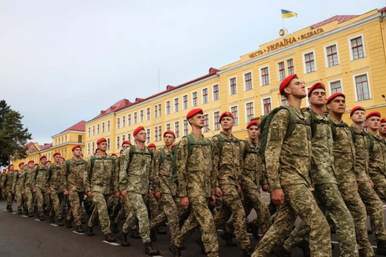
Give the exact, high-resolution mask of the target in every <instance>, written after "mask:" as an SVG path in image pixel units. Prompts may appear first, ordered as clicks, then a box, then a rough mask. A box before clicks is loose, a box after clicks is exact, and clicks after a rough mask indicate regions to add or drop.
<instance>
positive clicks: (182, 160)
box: [176, 137, 189, 197]
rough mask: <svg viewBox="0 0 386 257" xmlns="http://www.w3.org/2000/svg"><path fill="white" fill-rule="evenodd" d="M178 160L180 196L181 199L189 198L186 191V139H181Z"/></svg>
mask: <svg viewBox="0 0 386 257" xmlns="http://www.w3.org/2000/svg"><path fill="white" fill-rule="evenodd" d="M176 152H177V153H176V155H177V157H176V158H177V159H176V166H177V180H178V195H179V197H186V196H188V193H187V190H186V185H187V181H186V165H187V162H188V157H189V156H188V142H187V139H186V137H185V138H182V139H181V142H180V143H179V144H178V147H177V151H176Z"/></svg>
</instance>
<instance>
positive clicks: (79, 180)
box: [64, 158, 87, 192]
mask: <svg viewBox="0 0 386 257" xmlns="http://www.w3.org/2000/svg"><path fill="white" fill-rule="evenodd" d="M86 168H87V162H86V161H85V160H84V159H79V160H78V159H75V158H72V159H71V160H67V161H66V163H65V172H64V174H65V180H64V184H65V186H64V188H66V189H67V190H68V191H74V192H84V191H85V187H84V178H85V174H86Z"/></svg>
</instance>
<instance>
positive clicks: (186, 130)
mask: <svg viewBox="0 0 386 257" xmlns="http://www.w3.org/2000/svg"><path fill="white" fill-rule="evenodd" d="M188 126H189V123H188V121H187V120H184V136H187V135H188Z"/></svg>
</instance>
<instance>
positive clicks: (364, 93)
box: [355, 74, 370, 101]
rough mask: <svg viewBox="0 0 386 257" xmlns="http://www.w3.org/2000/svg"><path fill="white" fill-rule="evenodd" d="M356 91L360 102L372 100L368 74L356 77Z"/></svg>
mask: <svg viewBox="0 0 386 257" xmlns="http://www.w3.org/2000/svg"><path fill="white" fill-rule="evenodd" d="M355 89H356V93H357V100H358V101H363V100H368V99H370V90H369V81H368V78H367V74H362V75H358V76H355Z"/></svg>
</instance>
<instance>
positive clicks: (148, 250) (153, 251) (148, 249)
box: [145, 242, 160, 256]
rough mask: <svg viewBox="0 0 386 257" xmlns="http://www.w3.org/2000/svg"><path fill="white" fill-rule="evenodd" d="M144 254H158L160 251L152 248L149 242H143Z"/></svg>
mask: <svg viewBox="0 0 386 257" xmlns="http://www.w3.org/2000/svg"><path fill="white" fill-rule="evenodd" d="M145 254H147V255H149V256H154V255H159V254H160V252H159V251H158V250H157V249H154V248H153V245H152V244H151V242H148V243H145Z"/></svg>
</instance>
